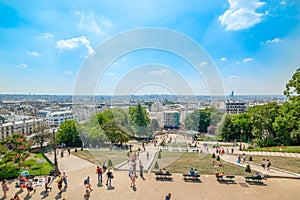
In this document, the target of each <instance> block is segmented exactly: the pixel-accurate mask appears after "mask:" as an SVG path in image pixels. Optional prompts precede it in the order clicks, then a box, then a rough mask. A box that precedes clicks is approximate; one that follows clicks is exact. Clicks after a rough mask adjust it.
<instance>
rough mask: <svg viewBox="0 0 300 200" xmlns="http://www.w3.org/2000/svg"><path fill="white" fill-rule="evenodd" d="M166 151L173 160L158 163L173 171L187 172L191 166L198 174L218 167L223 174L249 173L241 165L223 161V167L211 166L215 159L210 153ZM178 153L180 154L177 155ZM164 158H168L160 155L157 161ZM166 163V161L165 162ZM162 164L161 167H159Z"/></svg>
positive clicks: (162, 160)
mask: <svg viewBox="0 0 300 200" xmlns="http://www.w3.org/2000/svg"><path fill="white" fill-rule="evenodd" d="M165 153H168V155H169V156H172V157H173V160H174V161H173V162H172V163H170V164H169V165H166V166H163V165H159V166H160V168H163V167H165V168H166V169H167V171H170V172H174V173H187V172H189V170H190V169H191V168H194V169H195V168H196V169H198V171H199V173H200V174H207V175H214V174H215V170H216V169H218V170H219V172H223V171H224V172H225V174H230V175H249V173H247V172H245V169H244V168H242V167H238V166H236V165H233V164H230V163H225V162H223V167H216V168H215V167H212V161H215V162H216V163H218V161H216V159H213V158H211V155H210V154H199V153H197V152H185V153H179V152H176V153H174V155H172V154H173V152H165ZM179 154H181V155H180V156H179ZM178 156H179V158H178V159H174V158H175V157H178ZM165 159H167V160H168V159H169V161H170V160H171V159H170V158H168V156H164V155H162V159H160V160H158V162H160V161H161V163H163V162H165V161H164V160H165ZM166 163H167V162H166ZM161 166H163V167H161Z"/></svg>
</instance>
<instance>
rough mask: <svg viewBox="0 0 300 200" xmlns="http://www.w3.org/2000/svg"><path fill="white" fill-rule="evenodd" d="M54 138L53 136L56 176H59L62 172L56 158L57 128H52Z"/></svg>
mask: <svg viewBox="0 0 300 200" xmlns="http://www.w3.org/2000/svg"><path fill="white" fill-rule="evenodd" d="M52 136H53V153H54V167H55V168H54V175H55V176H57V175H58V174H59V173H60V171H59V169H58V162H57V157H56V137H55V126H52Z"/></svg>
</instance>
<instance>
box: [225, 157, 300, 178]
mask: <svg viewBox="0 0 300 200" xmlns="http://www.w3.org/2000/svg"><path fill="white" fill-rule="evenodd" d="M220 158H221V160H223V161H225V162H228V163H231V164H234V165H237V166H240V167H243V168H245V167H246V166H247V165H248V164H249V165H250V168H251V170H253V171H257V172H259V173H260V174H263V175H264V176H266V177H286V178H300V174H297V173H293V172H289V171H285V170H282V169H276V168H274V167H272V166H271V168H270V170H269V171H268V170H266V169H264V168H262V167H261V166H260V165H259V164H256V163H253V162H249V161H245V163H237V156H232V155H229V154H224V155H221V156H220Z"/></svg>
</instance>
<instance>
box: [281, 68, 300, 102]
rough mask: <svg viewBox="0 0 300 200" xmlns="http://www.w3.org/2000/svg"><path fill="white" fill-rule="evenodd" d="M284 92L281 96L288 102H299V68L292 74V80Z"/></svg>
mask: <svg viewBox="0 0 300 200" xmlns="http://www.w3.org/2000/svg"><path fill="white" fill-rule="evenodd" d="M285 88H286V89H285V90H284V92H283V94H284V95H285V96H286V97H287V98H288V99H289V100H295V101H299V100H300V99H299V94H300V68H298V69H297V70H296V72H295V73H294V74H293V76H292V79H290V80H289V82H288V83H287V84H286V85H285Z"/></svg>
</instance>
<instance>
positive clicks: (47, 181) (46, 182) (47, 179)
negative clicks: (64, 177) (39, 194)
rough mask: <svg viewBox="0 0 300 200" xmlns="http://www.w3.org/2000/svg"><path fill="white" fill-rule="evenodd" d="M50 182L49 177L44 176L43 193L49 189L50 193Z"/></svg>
mask: <svg viewBox="0 0 300 200" xmlns="http://www.w3.org/2000/svg"><path fill="white" fill-rule="evenodd" d="M50 182H51V177H50V176H47V175H45V192H48V189H50V191H51V190H52V187H49V185H50Z"/></svg>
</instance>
